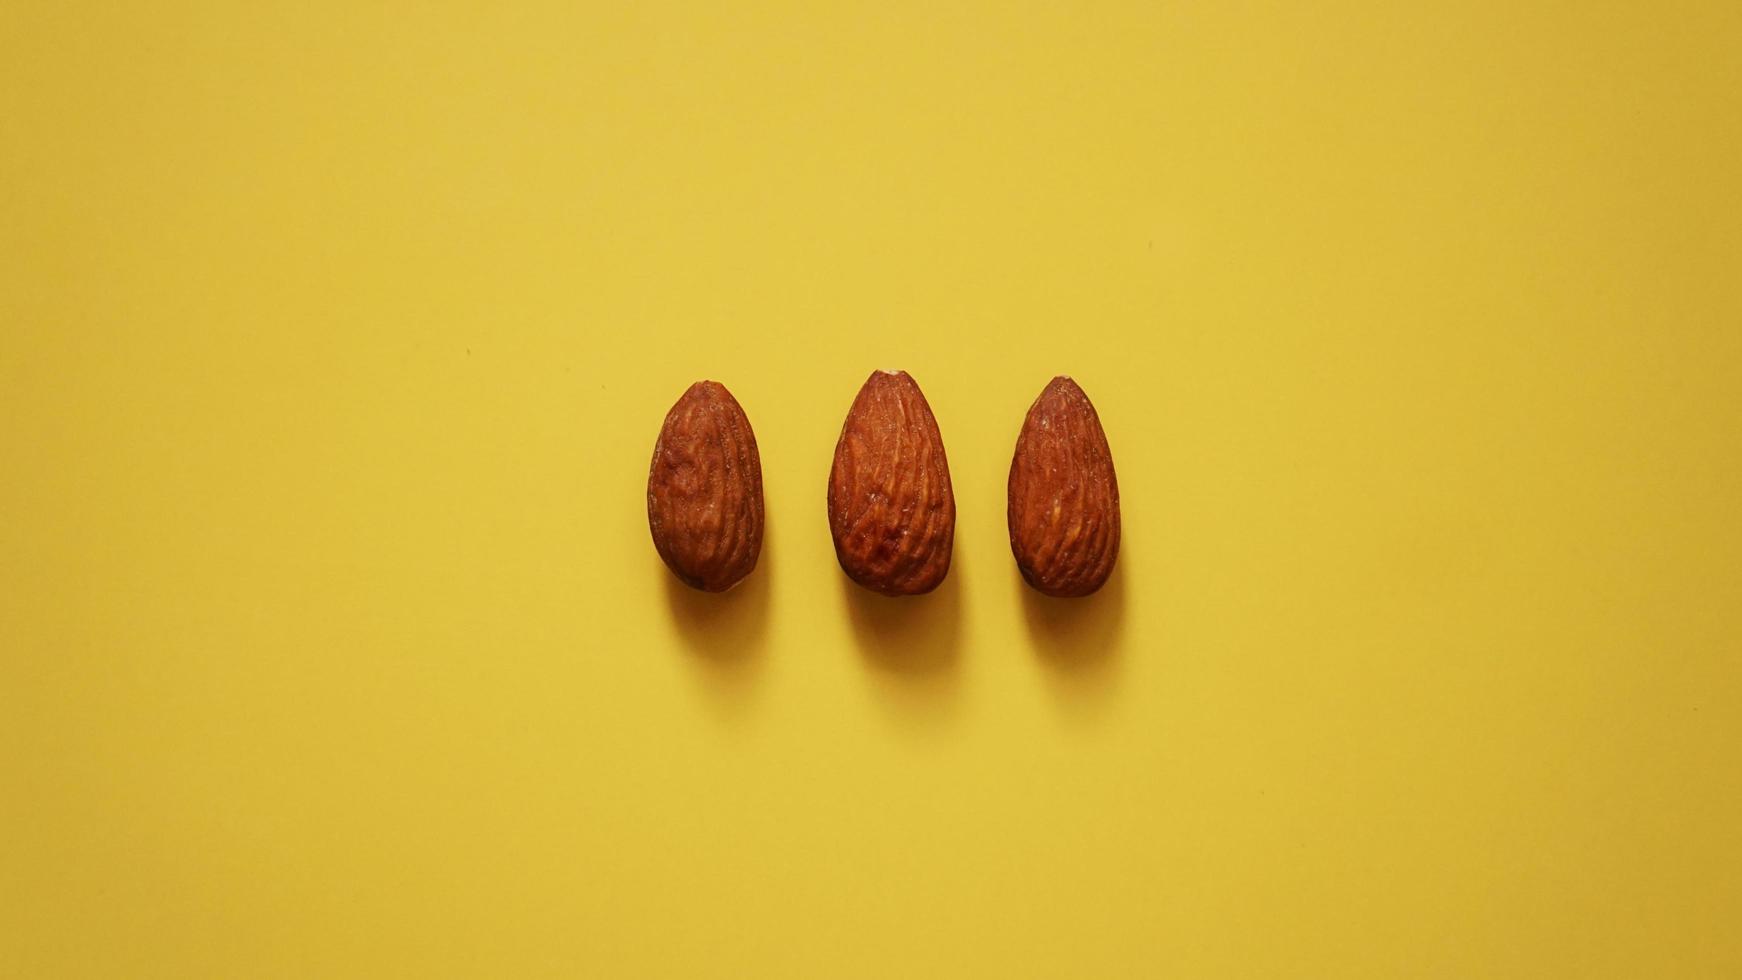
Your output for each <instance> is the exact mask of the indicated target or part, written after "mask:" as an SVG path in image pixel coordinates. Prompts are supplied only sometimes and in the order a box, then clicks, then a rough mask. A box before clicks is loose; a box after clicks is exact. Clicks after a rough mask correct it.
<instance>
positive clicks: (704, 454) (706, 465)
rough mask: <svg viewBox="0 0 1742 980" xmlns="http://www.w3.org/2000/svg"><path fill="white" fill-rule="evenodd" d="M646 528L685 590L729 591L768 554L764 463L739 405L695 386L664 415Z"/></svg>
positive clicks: (718, 390) (719, 389)
mask: <svg viewBox="0 0 1742 980" xmlns="http://www.w3.org/2000/svg"><path fill="white" fill-rule="evenodd" d="M647 526H648V527H649V528H650V529H651V530H652V531H653V546H654V547H655V548H657V549H659V557H660V558H663V559H664V560H665V563H666V565H667V566H668V567H670V568H671V570H672V571H673V572H674V573H676V574H677V577H678V578H680V579H682V580H683V582H684V584H685V585H689V586H691V587H692V588H697V589H701V590H703V591H705V592H724V591H726V590H727V589H729V588H731V587H732V586H733V585H735V584H737V582H738V581H739V580H740V579H742V578H743V577H744V576H746V575H749V574H750V570H751V569H753V568H755V567H756V558H757V556H758V555H760V554H761V553H762V457H761V456H759V455H758V454H757V452H756V435H755V433H753V432H751V431H750V420H749V419H748V418H746V417H745V416H744V410H743V409H742V408H740V407H739V406H738V401H737V399H735V398H733V397H732V393H731V392H729V391H727V390H726V386H725V385H723V384H720V383H719V382H718V381H698V382H696V383H695V384H693V385H690V388H689V390H688V391H686V392H684V394H683V397H682V398H679V399H678V400H677V404H676V405H673V406H672V407H671V411H670V412H668V413H667V414H666V416H665V425H664V426H663V427H662V428H661V429H660V430H659V441H658V442H656V443H654V445H653V466H652V468H651V469H650V470H649V471H648V474H647Z"/></svg>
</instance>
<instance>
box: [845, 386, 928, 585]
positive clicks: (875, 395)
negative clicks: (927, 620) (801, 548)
mask: <svg viewBox="0 0 1742 980" xmlns="http://www.w3.org/2000/svg"><path fill="white" fill-rule="evenodd" d="M829 530H830V531H831V532H832V533H833V534H834V537H835V557H836V558H838V559H840V562H841V568H842V569H843V570H844V571H846V573H847V575H848V577H849V578H851V579H852V580H853V581H855V582H857V583H859V584H860V585H862V586H864V587H865V588H867V589H871V590H872V591H874V592H881V593H883V594H884V595H918V594H920V593H922V592H930V591H931V590H933V589H935V588H937V587H938V583H940V582H942V581H943V580H944V576H945V575H947V574H949V571H950V549H951V547H952V546H953V544H954V541H955V535H956V497H955V494H954V492H952V491H951V489H950V464H949V461H948V460H947V459H945V457H944V438H943V436H942V434H940V433H939V432H938V423H937V419H936V418H934V417H932V413H931V406H930V405H928V404H926V400H925V395H924V394H923V393H922V392H921V391H920V390H919V385H917V384H914V381H913V379H912V378H910V377H908V376H907V372H905V371H894V372H890V371H876V372H873V373H872V375H871V377H870V379H869V380H867V381H866V382H865V386H864V387H863V388H860V389H859V396H858V397H857V398H855V399H853V407H852V409H850V410H849V411H848V412H847V421H846V423H845V424H844V425H842V426H841V439H840V441H839V442H837V443H836V444H835V465H834V468H833V469H832V470H830V471H829Z"/></svg>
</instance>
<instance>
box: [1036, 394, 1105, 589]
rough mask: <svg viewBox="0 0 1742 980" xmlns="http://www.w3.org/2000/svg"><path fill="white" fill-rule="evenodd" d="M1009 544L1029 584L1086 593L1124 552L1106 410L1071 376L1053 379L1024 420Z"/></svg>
mask: <svg viewBox="0 0 1742 980" xmlns="http://www.w3.org/2000/svg"><path fill="white" fill-rule="evenodd" d="M1009 516H1010V550H1011V551H1012V552H1013V553H1015V555H1016V566H1017V567H1018V568H1020V569H1021V570H1022V577H1023V578H1024V579H1026V580H1027V581H1028V584H1029V585H1031V586H1033V587H1034V588H1036V589H1038V590H1040V591H1041V592H1043V593H1045V594H1047V595H1050V596H1085V595H1088V594H1089V593H1091V592H1094V591H1095V590H1096V589H1099V588H1100V587H1101V586H1102V585H1103V584H1105V583H1106V581H1107V577H1108V576H1109V575H1111V574H1113V563H1114V562H1115V561H1116V560H1117V559H1118V557H1119V481H1118V479H1117V478H1116V477H1115V476H1114V474H1113V454H1112V451H1111V450H1110V449H1108V447H1107V434H1106V433H1105V432H1103V431H1101V419H1100V416H1098V415H1096V414H1095V406H1094V405H1092V404H1090V403H1089V396H1088V395H1085V394H1083V389H1082V388H1079V387H1078V386H1077V383H1076V382H1075V381H1072V380H1071V379H1070V378H1067V377H1063V376H1060V377H1057V378H1054V379H1052V383H1051V384H1049V385H1047V386H1046V390H1044V391H1042V392H1041V393H1040V397H1039V398H1036V399H1035V400H1034V405H1033V406H1031V407H1030V408H1029V410H1028V418H1027V419H1026V420H1024V421H1023V423H1022V434H1021V435H1019V436H1017V437H1016V455H1015V457H1014V458H1013V459H1012V460H1011V461H1010V515H1009Z"/></svg>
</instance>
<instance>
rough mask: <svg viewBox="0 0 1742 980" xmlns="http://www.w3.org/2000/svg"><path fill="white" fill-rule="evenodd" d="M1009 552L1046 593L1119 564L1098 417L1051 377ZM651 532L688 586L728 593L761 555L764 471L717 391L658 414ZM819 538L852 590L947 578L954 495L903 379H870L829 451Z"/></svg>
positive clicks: (1014, 495)
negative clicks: (830, 542)
mask: <svg viewBox="0 0 1742 980" xmlns="http://www.w3.org/2000/svg"><path fill="white" fill-rule="evenodd" d="M1009 519H1010V550H1011V551H1012V553H1014V554H1015V556H1016V565H1017V567H1018V568H1019V569H1020V570H1021V571H1022V577H1023V578H1024V579H1025V580H1027V582H1028V584H1029V585H1031V586H1033V587H1034V588H1035V589H1038V590H1039V591H1041V592H1043V593H1045V594H1046V595H1050V596H1061V597H1072V596H1086V595H1088V594H1090V593H1092V592H1094V591H1095V590H1096V589H1099V588H1100V587H1101V586H1102V584H1104V583H1105V582H1106V581H1107V577H1108V576H1109V575H1111V574H1112V573H1113V563H1114V561H1115V560H1116V559H1117V558H1118V556H1119V482H1118V480H1117V478H1116V477H1115V476H1114V473H1113V455H1112V452H1111V451H1110V450H1109V449H1108V447H1107V436H1106V433H1104V432H1103V431H1102V430H1101V420H1100V417H1099V416H1097V415H1096V414H1095V406H1094V405H1092V404H1091V403H1090V402H1089V396H1088V395H1085V394H1084V393H1083V389H1082V388H1080V387H1078V385H1077V383H1076V382H1075V381H1072V380H1071V379H1070V378H1068V377H1062V376H1061V377H1057V378H1054V379H1052V382H1051V383H1050V384H1048V385H1047V386H1046V389H1045V390H1043V391H1042V392H1041V393H1040V397H1039V398H1036V399H1035V401H1034V404H1033V405H1032V406H1031V407H1030V408H1029V410H1028V417H1027V418H1026V419H1025V420H1024V421H1023V423H1022V433H1021V434H1020V435H1019V436H1018V437H1017V439H1016V455H1015V458H1013V459H1012V460H1011V462H1010V509H1009ZM647 523H648V526H649V527H650V528H651V529H652V531H653V544H654V547H655V548H657V549H658V550H659V556H660V558H662V559H664V560H665V564H666V565H667V566H668V567H669V568H670V569H671V570H672V572H673V573H675V574H676V575H677V577H678V578H679V579H681V580H683V582H684V583H685V584H686V585H689V586H691V587H693V588H697V589H701V590H703V591H706V592H724V591H725V590H727V589H729V588H731V587H732V586H733V585H735V584H737V583H738V582H739V581H740V580H742V579H743V578H744V577H745V576H746V575H749V574H750V572H751V570H752V569H754V568H755V567H756V559H757V556H758V555H760V554H761V551H762V526H763V505H762V460H761V457H760V456H759V455H758V454H757V451H756V436H755V433H754V432H752V431H751V428H750V419H749V418H748V417H746V416H745V414H744V409H743V408H741V407H740V406H739V405H738V401H737V399H735V398H733V397H732V393H731V392H729V391H727V390H726V386H725V385H722V384H720V383H719V382H717V381H698V382H696V383H695V384H693V385H691V386H690V388H689V390H688V391H686V392H684V394H683V397H682V398H679V399H678V401H677V404H676V405H673V406H672V408H671V411H670V412H669V413H667V414H666V417H665V425H664V426H663V427H662V428H661V429H660V431H659V440H658V441H657V442H656V443H654V446H653V466H652V469H651V471H650V472H649V473H648V477H647ZM829 530H830V531H831V532H832V533H833V535H834V538H835V556H836V557H837V558H839V559H840V562H841V568H842V570H843V571H845V572H846V573H847V575H848V577H849V578H851V579H852V580H853V581H854V582H857V583H858V584H860V585H862V586H864V587H865V588H867V589H870V590H872V591H874V592H879V593H881V594H883V595H889V596H903V595H920V594H923V593H926V592H930V591H931V590H933V589H935V588H937V587H938V585H939V583H941V582H943V580H944V577H945V576H946V575H948V574H949V571H950V552H951V549H952V547H953V544H954V540H955V532H956V498H955V494H954V492H953V491H952V490H951V489H950V466H949V461H948V460H947V459H946V458H945V456H944V440H943V435H942V434H941V433H940V432H939V431H938V423H937V419H936V418H934V417H933V416H932V412H931V406H930V405H928V404H927V403H926V400H925V394H924V393H923V392H921V391H920V390H919V385H918V384H915V383H914V380H913V379H912V378H911V377H909V376H908V375H907V372H905V371H893V372H892V371H876V372H874V373H872V375H871V377H870V378H869V379H868V380H866V382H865V385H864V387H862V388H860V389H859V395H858V397H857V398H855V399H853V407H852V408H851V409H850V410H849V411H848V412H847V420H846V422H845V424H843V425H842V426H841V438H840V440H839V441H838V442H837V443H836V444H835V463H834V467H833V469H831V470H830V472H829Z"/></svg>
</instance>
